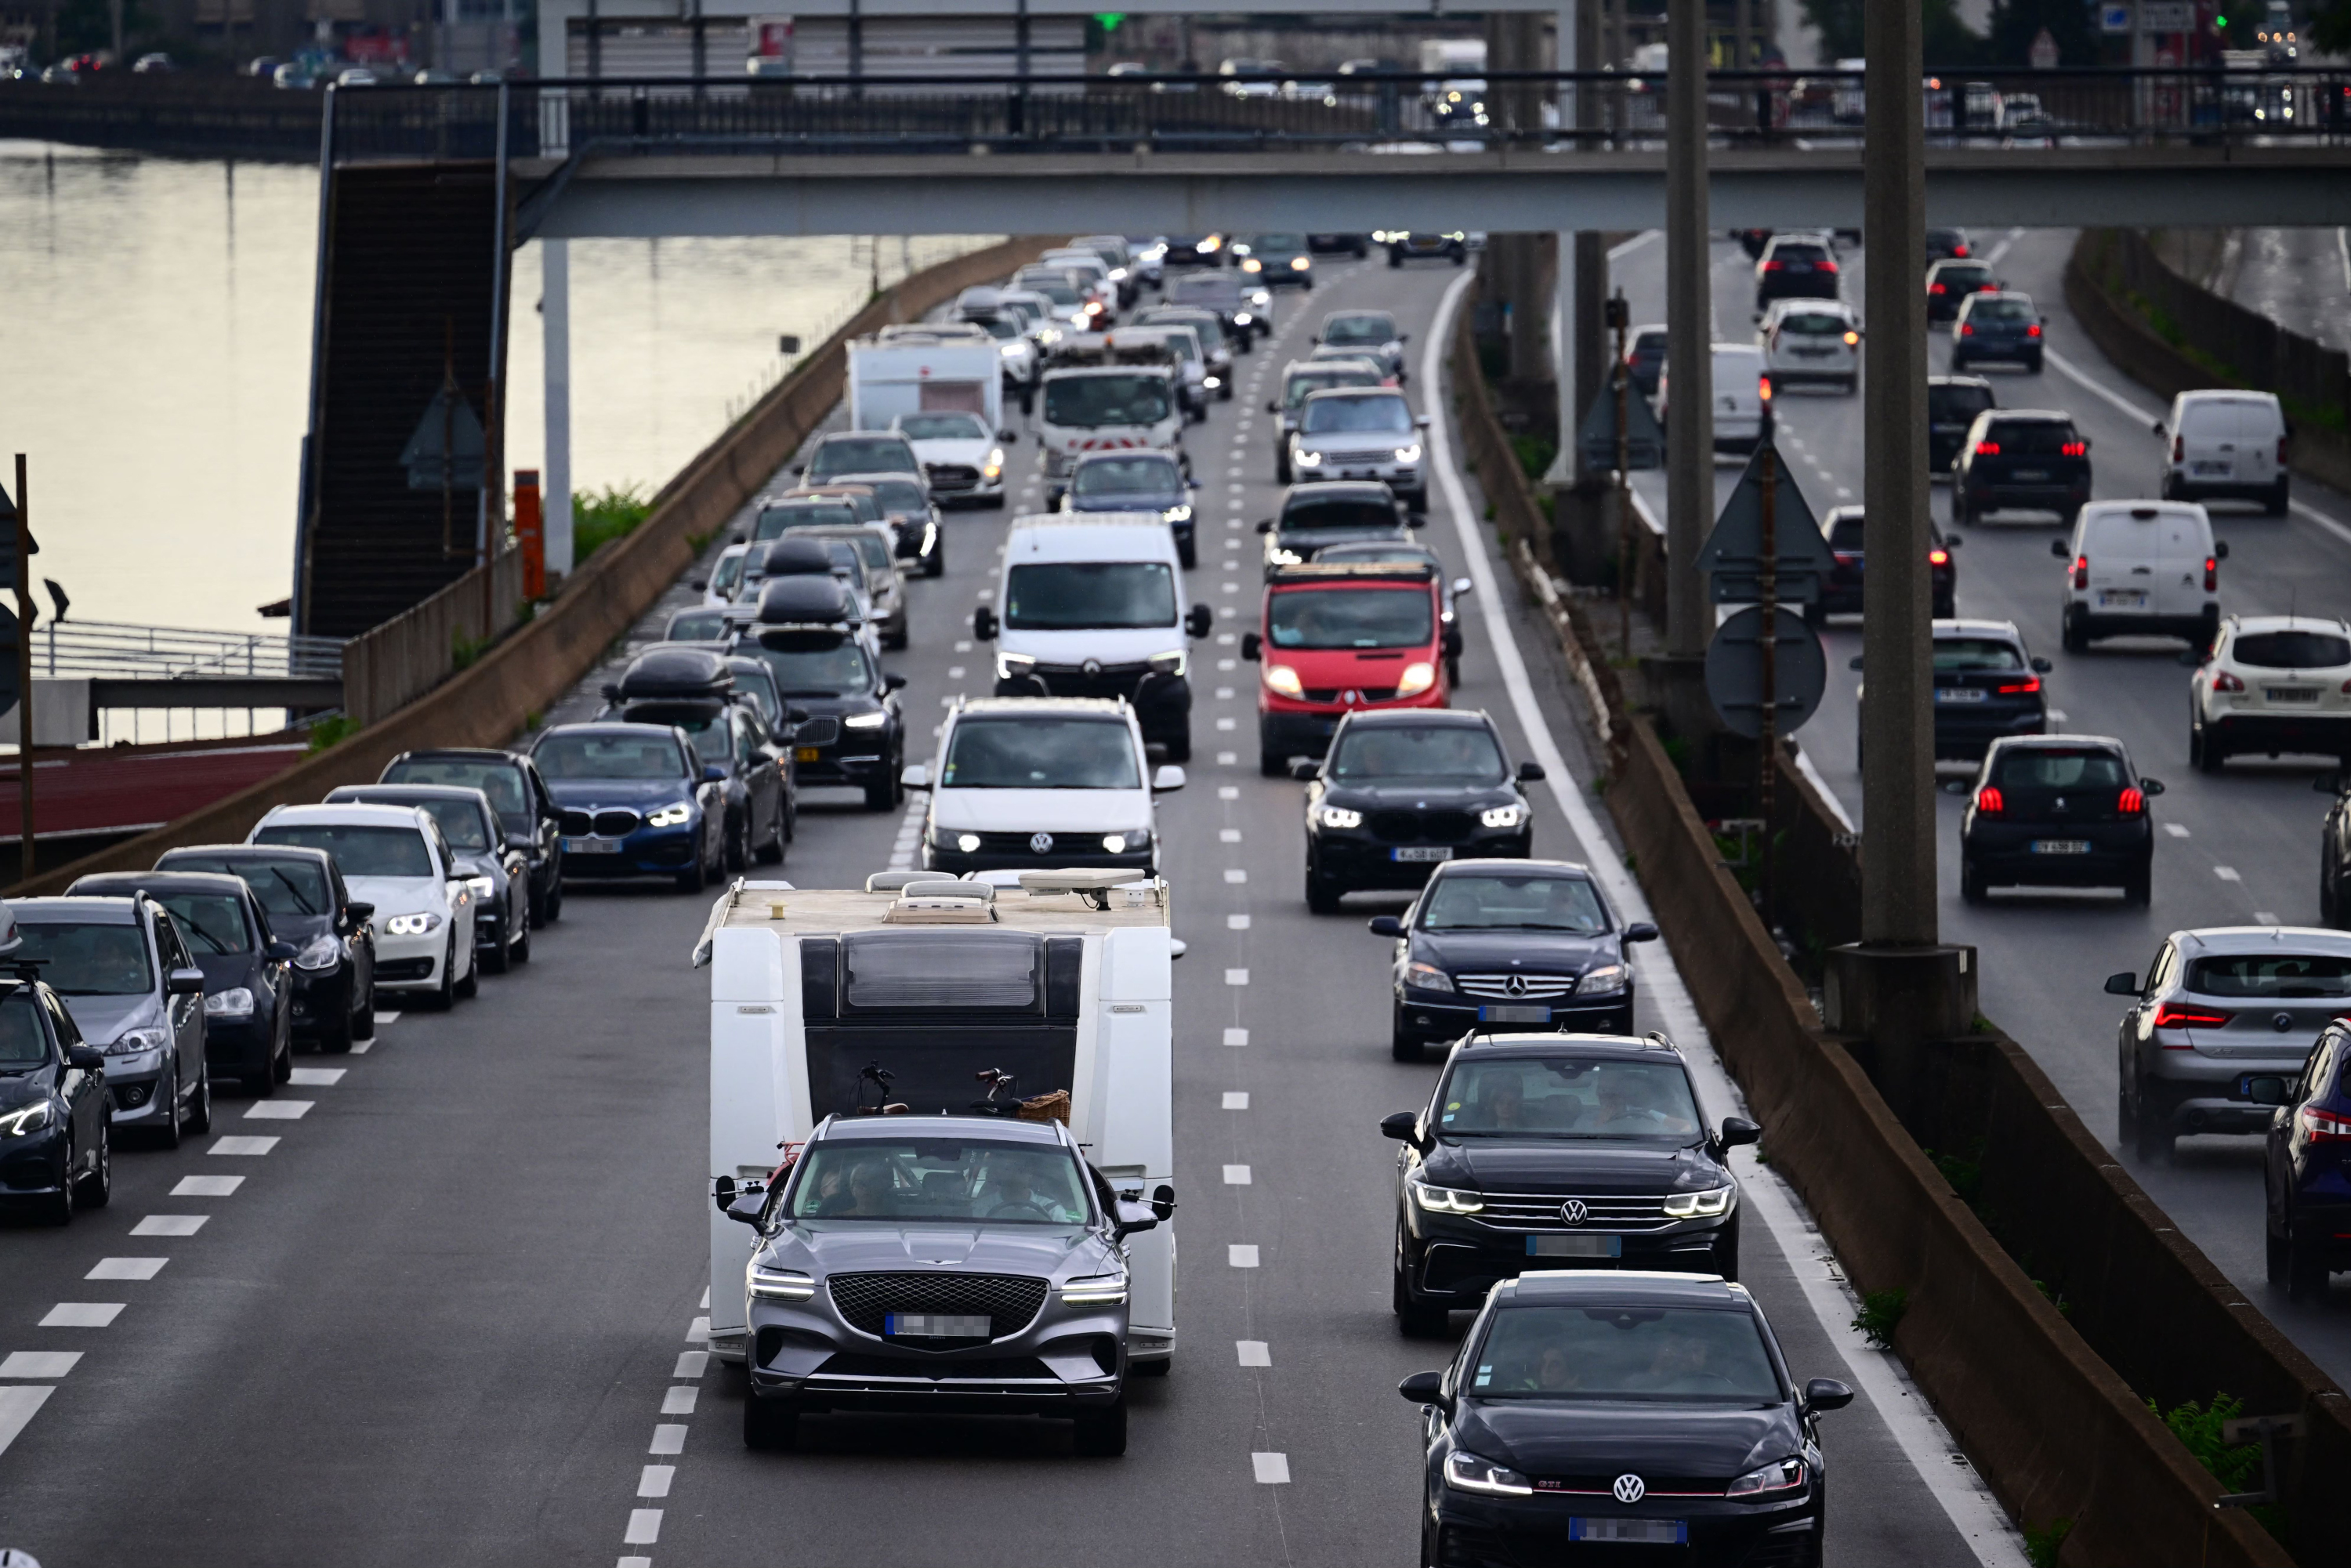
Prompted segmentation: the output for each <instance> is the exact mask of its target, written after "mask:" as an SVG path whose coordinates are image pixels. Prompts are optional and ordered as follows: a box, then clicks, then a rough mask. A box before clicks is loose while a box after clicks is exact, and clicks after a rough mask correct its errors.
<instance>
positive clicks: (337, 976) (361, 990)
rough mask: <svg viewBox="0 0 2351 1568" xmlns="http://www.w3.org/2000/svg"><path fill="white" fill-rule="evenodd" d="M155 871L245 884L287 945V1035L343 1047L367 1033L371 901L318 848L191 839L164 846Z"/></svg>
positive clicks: (327, 1047)
mask: <svg viewBox="0 0 2351 1568" xmlns="http://www.w3.org/2000/svg"><path fill="white" fill-rule="evenodd" d="M155 869H156V870H157V871H159V872H162V871H169V872H222V873H226V874H228V875H230V876H234V877H236V878H238V879H239V880H240V881H242V882H243V883H245V884H246V886H247V887H249V888H251V889H252V890H253V894H254V896H255V897H256V898H257V899H259V900H260V901H261V907H262V908H263V910H265V911H266V913H267V915H268V918H269V928H270V930H271V931H273V932H275V933H276V934H277V936H280V937H283V938H284V939H285V940H286V941H287V942H290V943H292V944H293V946H294V949H295V951H294V969H293V981H294V992H293V1000H292V1004H291V1007H290V1009H289V1010H290V1012H291V1013H292V1017H293V1025H294V1038H295V1040H298V1041H300V1040H308V1041H310V1042H311V1043H313V1044H315V1045H317V1046H318V1047H319V1049H321V1050H324V1051H349V1050H350V1048H351V1041H353V1040H372V1039H374V1038H375V929H374V927H373V926H372V925H370V924H369V922H370V920H371V919H372V918H373V917H374V915H375V905H373V904H363V903H359V902H356V901H354V900H353V899H352V897H351V895H350V888H348V887H346V886H345V885H344V883H343V873H342V868H341V867H340V866H338V865H336V864H335V857H334V856H333V855H331V854H329V853H328V852H326V851H325V850H314V849H305V848H301V847H299V846H298V845H294V844H194V845H191V846H189V847H188V848H186V849H179V850H166V851H164V852H163V853H162V856H161V857H160V858H159V859H158V860H157V861H156V862H155Z"/></svg>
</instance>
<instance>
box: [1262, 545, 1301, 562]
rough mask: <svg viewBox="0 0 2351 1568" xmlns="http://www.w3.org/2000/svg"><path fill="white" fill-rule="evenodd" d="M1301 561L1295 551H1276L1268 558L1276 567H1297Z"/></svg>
mask: <svg viewBox="0 0 2351 1568" xmlns="http://www.w3.org/2000/svg"><path fill="white" fill-rule="evenodd" d="M1266 559H1268V560H1270V561H1271V562H1272V563H1273V564H1274V565H1276V566H1296V565H1297V564H1298V563H1299V561H1300V559H1302V558H1301V557H1300V555H1299V553H1298V552H1297V551H1296V550H1294V549H1275V550H1273V551H1271V552H1270V553H1269V554H1268V555H1267V556H1266Z"/></svg>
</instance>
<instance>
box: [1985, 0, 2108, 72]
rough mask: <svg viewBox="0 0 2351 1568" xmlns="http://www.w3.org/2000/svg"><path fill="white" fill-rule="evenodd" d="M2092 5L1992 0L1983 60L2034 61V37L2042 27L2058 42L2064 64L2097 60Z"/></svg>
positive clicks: (2072, 0)
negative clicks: (1988, 31)
mask: <svg viewBox="0 0 2351 1568" xmlns="http://www.w3.org/2000/svg"><path fill="white" fill-rule="evenodd" d="M2090 21H2091V18H2090V9H2089V7H2088V6H2086V5H2083V4H2082V0H1992V7H1991V37H1990V38H1988V39H1987V40H1985V43H1984V47H1983V54H1982V57H1981V60H1982V63H1983V64H1985V65H1988V66H2005V67H2010V68H2015V69H2022V68H2025V67H2028V66H2030V65H2031V64H2032V55H2031V51H2032V40H2033V39H2034V38H2036V37H2039V36H2040V34H2041V29H2042V28H2043V27H2046V28H2048V29H2049V36H2050V37H2052V38H2053V39H2055V40H2056V43H2057V63H2058V64H2059V65H2061V66H2095V65H2096V64H2097V63H2098V36H2097V34H2096V33H2095V32H2093V31H2092V30H2091V26H2090Z"/></svg>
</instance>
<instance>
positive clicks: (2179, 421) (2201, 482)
mask: <svg viewBox="0 0 2351 1568" xmlns="http://www.w3.org/2000/svg"><path fill="white" fill-rule="evenodd" d="M2155 434H2157V435H2158V436H2160V437H2162V438H2163V441H2164V449H2163V476H2162V484H2161V494H2162V496H2163V498H2164V499H2165V500H2167V501H2218V500H2232V501H2259V502H2260V503H2261V504H2262V510H2263V511H2265V512H2267V513H2268V514H2269V515H2270V516H2271V517H2283V516H2285V507H2286V497H2287V474H2286V439H2287V437H2288V436H2289V435H2291V434H2293V432H2292V430H2291V429H2290V428H2289V427H2288V426H2287V424H2286V422H2285V411H2284V410H2283V409H2281V408H2280V407H2279V406H2278V400H2277V395H2276V394H2275V393H2273V392H2226V391H2208V392H2181V393H2180V394H2179V396H2178V397H2175V398H2173V399H2172V400H2171V409H2170V412H2169V413H2166V414H2165V415H2164V417H2163V418H2162V419H2161V420H2159V421H2158V422H2157V423H2156V426H2155Z"/></svg>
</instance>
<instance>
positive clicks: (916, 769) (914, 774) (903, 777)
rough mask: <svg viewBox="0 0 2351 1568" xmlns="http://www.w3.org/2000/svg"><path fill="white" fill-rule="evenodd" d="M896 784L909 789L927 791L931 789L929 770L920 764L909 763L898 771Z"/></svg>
mask: <svg viewBox="0 0 2351 1568" xmlns="http://www.w3.org/2000/svg"><path fill="white" fill-rule="evenodd" d="M898 782H899V783H901V784H903V785H904V786H905V787H906V788H907V789H929V788H930V787H931V770H930V769H929V768H926V767H925V766H924V765H923V764H922V763H919V762H909V763H908V764H906V766H905V767H904V768H901V769H899V772H898Z"/></svg>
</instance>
